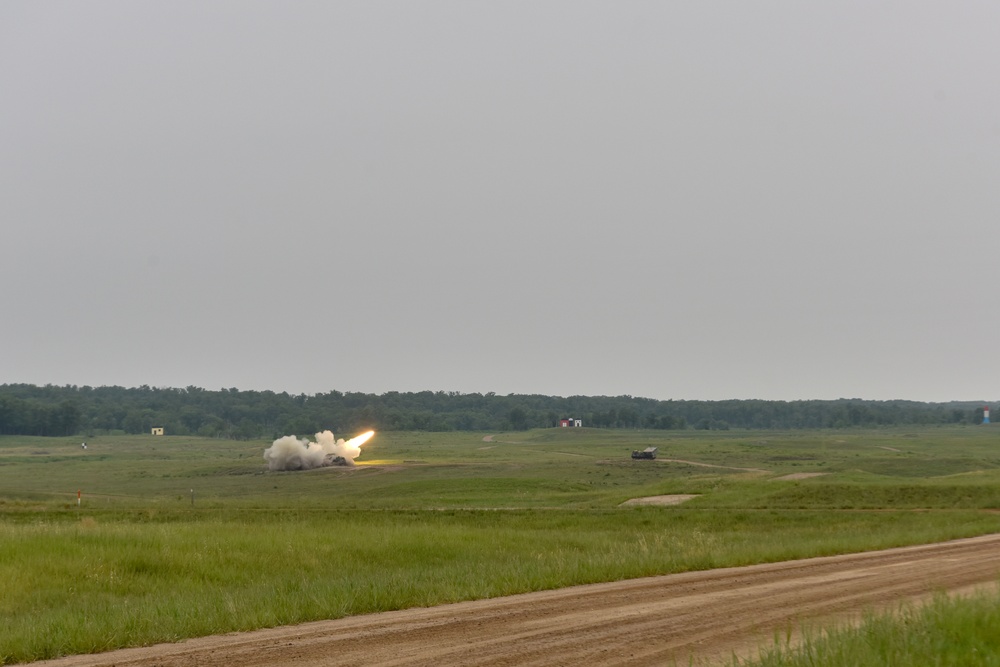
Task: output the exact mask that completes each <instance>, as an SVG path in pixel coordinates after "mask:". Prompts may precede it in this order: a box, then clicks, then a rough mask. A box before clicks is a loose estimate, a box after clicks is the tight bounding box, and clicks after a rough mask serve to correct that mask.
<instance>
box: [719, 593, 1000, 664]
mask: <svg viewBox="0 0 1000 667" xmlns="http://www.w3.org/2000/svg"><path fill="white" fill-rule="evenodd" d="M997 628H1000V595H998V594H997V593H995V592H989V593H986V592H984V593H979V594H976V595H972V596H968V597H963V598H954V599H953V598H948V597H946V596H938V597H936V598H935V599H934V600H933V602H931V603H930V604H928V605H926V606H920V607H917V606H912V605H910V606H904V607H902V608H901V609H899V610H898V611H897V612H895V613H882V614H872V613H869V614H867V615H866V616H865V618H864V620H863V621H862V622H861V623H860V624H858V625H857V626H854V627H843V628H839V629H832V630H829V631H825V632H821V633H813V634H807V635H806V637H805V638H804V639H803V640H802V642H801V643H800V644H798V645H795V646H789V645H787V644H786V645H781V644H780V643H778V644H777V645H776V646H774V647H772V648H769V649H765V650H764V651H763V653H762V655H761V656H760V657H759V658H756V659H750V660H741V659H738V658H734V660H733V661H732V663H731V665H733V666H740V667H855V666H857V665H891V666H892V667H929V666H932V665H933V666H938V667H980V666H982V667H992V666H995V665H1000V632H998V631H997Z"/></svg>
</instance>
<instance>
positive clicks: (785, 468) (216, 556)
mask: <svg viewBox="0 0 1000 667" xmlns="http://www.w3.org/2000/svg"><path fill="white" fill-rule="evenodd" d="M348 435H353V434H348ZM484 436H485V434H482V433H479V434H476V433H447V434H427V433H385V434H378V435H377V436H376V437H375V438H374V439H373V440H372V441H371V442H369V443H368V444H366V445H365V446H364V448H363V450H362V455H361V457H360V458H359V460H358V465H357V466H355V467H352V468H341V467H334V468H324V469H319V470H313V471H303V472H265V466H264V459H263V457H262V454H263V450H264V448H265V447H267V446H268V445H269V444H270V443H269V442H231V441H218V440H205V439H197V438H174V437H170V436H166V437H153V436H129V437H126V436H120V437H104V438H92V439H88V441H87V444H88V449H86V450H83V449H82V448H81V447H80V440H78V439H45V438H25V437H4V438H0V623H2V627H4V632H3V633H2V634H0V662H6V663H10V662H20V661H28V660H34V659H40V658H49V657H55V656H58V655H63V654H68V653H80V652H91V651H98V650H106V649H110V648H115V647H121V646H132V645H141V644H148V643H153V642H157V641H165V640H176V639H180V638H184V637H189V636H196V635H205V634H211V633H217V632H225V631H231V630H245V629H251V628H256V627H264V626H274V625H280V624H287V623H295V622H300V621H307V620H316V619H322V618H337V617H341V616H346V615H352V614H359V613H366V612H371V611H381V610H390V609H399V608H405V607H411V606H424V605H432V604H438V603H442V602H453V601H458V600H465V599H473V598H484V597H492V596H497V595H506V594H511V593H517V592H525V591H532V590H542V589H548V588H555V587H561V586H567V585H572V584H579V583H588V582H596V581H609V580H617V579H623V578H631V577H640V576H647V575H653V574H665V573H671V572H679V571H684V570H692V569H705V568H711V567H720V566H730V565H742V564H749V563H755V562H764V561H777V560H784V559H789V558H800V557H807V556H816V555H829V554H834V553H844V552H849V551H860V550H868V549H876V548H885V547H891V546H899V545H904V544H913V543H920V542H931V541H938V540H944V539H950V538H956V537H964V536H971V535H977V534H983V533H988V532H996V531H998V530H1000V514H998V513H996V512H994V511H990V510H996V509H998V508H1000V447H998V444H1000V429H997V430H994V429H993V428H991V427H982V428H973V427H966V428H947V429H945V428H935V429H922V430H913V429H909V430H905V431H903V430H900V431H889V430H885V431H851V430H844V431H812V432H775V433H767V432H757V431H755V432H746V431H728V432H695V431H684V432H676V433H675V432H669V431H668V432H663V431H600V430H592V429H548V430H538V431H530V432H526V433H507V434H496V435H495V436H494V437H493V439H492V441H485V440H484ZM648 446H657V447H659V448H660V452H659V454H660V458H659V459H658V460H656V461H633V460H632V459H631V458H630V456H629V454H630V452H631V451H632V450H633V449H643V448H645V447H648ZM816 473H824V474H823V475H822V476H814V477H808V478H800V479H787V478H786V477H787V476H788V475H796V474H798V475H802V474H816ZM782 478H786V479H782ZM78 491H80V492H81V502H80V504H79V505H78V504H77V492H78ZM663 494H695V495H696V496H697V497H696V498H694V499H693V500H690V501H688V502H687V503H684V504H682V505H677V506H670V507H649V506H636V507H632V506H627V507H623V506H621V503H622V502H624V501H625V500H628V499H630V498H636V497H644V496H654V495H663ZM873 510H877V511H873ZM915 510H918V511H915Z"/></svg>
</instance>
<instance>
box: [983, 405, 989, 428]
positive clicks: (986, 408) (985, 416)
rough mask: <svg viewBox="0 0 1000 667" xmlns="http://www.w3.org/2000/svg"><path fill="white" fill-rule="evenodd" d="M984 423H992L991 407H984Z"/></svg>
mask: <svg viewBox="0 0 1000 667" xmlns="http://www.w3.org/2000/svg"><path fill="white" fill-rule="evenodd" d="M983 423H984V424H989V423H990V406H988V405H984V406H983Z"/></svg>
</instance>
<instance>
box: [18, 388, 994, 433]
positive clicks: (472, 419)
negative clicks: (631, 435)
mask: <svg viewBox="0 0 1000 667" xmlns="http://www.w3.org/2000/svg"><path fill="white" fill-rule="evenodd" d="M563 418H575V419H580V420H582V422H583V426H584V427H588V426H589V427H596V428H625V429H637V428H646V429H668V430H675V429H706V430H708V429H711V430H727V429H730V428H743V429H803V428H849V427H869V428H870V427H873V426H874V427H877V426H903V425H911V424H912V425H935V424H977V423H981V422H982V420H983V405H982V404H981V403H973V402H968V401H965V402H959V401H955V402H949V403H922V402H917V401H903V400H895V401H868V400H861V399H838V400H803V401H764V400H726V401H685V400H666V401H664V400H656V399H651V398H640V397H633V396H627V395H626V396H569V397H561V396H544V395H539V394H507V395H498V394H494V393H492V392H490V393H486V394H478V393H470V394H465V393H460V392H446V391H420V392H396V391H390V392H386V393H384V394H366V393H358V392H340V391H330V392H328V393H321V394H312V395H306V394H298V395H294V394H288V393H284V392H282V393H276V392H273V391H241V390H239V389H235V388H233V389H220V390H216V391H213V390H207V389H202V388H200V387H186V388H183V389H177V388H158V387H149V386H145V385H143V386H141V387H134V388H125V387H117V386H115V387H88V386H83V387H78V386H75V385H66V386H54V385H45V386H36V385H30V384H4V385H0V434H2V435H37V436H71V435H83V436H86V435H104V434H115V433H119V434H120V433H148V432H149V431H150V429H151V428H153V427H162V428H164V429H165V432H166V433H167V434H168V435H200V436H207V437H217V438H231V439H239V440H248V439H259V438H272V437H275V438H276V437H279V436H282V435H299V436H303V435H311V434H313V433H316V432H318V431H321V430H325V429H330V430H333V431H334V432H335V433H338V434H339V433H345V434H349V433H353V432H355V431H359V430H367V429H375V430H380V431H500V430H504V431H506V430H525V429H529V428H545V427H553V426H558V425H559V422H560V419H563Z"/></svg>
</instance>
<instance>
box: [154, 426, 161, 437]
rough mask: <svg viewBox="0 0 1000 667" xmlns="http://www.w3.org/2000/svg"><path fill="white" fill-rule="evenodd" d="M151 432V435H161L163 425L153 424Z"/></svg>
mask: <svg viewBox="0 0 1000 667" xmlns="http://www.w3.org/2000/svg"><path fill="white" fill-rule="evenodd" d="M152 434H153V435H163V427H162V426H160V427H155V426H154V427H153V429H152Z"/></svg>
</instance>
